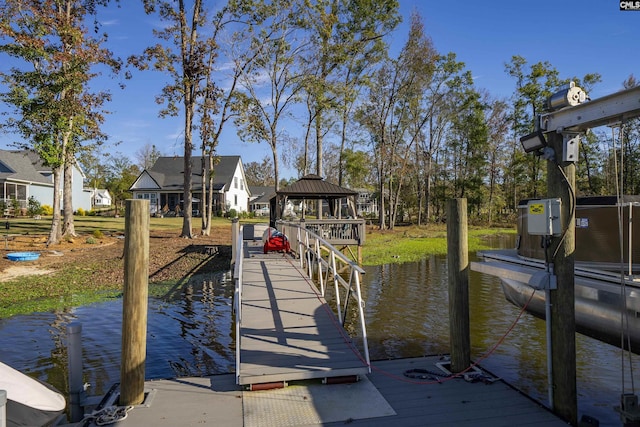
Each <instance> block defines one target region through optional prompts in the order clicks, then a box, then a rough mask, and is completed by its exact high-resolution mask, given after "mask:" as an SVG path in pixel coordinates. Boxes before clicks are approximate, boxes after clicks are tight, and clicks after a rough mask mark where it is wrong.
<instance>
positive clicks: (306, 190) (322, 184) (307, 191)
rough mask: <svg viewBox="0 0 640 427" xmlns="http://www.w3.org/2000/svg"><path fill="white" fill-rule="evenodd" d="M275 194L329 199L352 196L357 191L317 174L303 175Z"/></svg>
mask: <svg viewBox="0 0 640 427" xmlns="http://www.w3.org/2000/svg"><path fill="white" fill-rule="evenodd" d="M277 194H278V195H283V196H287V197H289V198H290V199H327V198H329V199H330V198H340V197H347V196H354V195H357V194H358V193H357V192H356V191H353V190H349V189H348V188H343V187H340V186H339V185H335V184H331V183H330V182H327V181H325V180H323V179H322V178H321V177H319V176H318V175H305V176H303V177H302V178H300V179H299V180H297V181H296V182H294V183H293V184H291V185H289V186H286V187H284V188H281V189H280V190H278V192H277Z"/></svg>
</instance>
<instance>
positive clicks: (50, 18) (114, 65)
mask: <svg viewBox="0 0 640 427" xmlns="http://www.w3.org/2000/svg"><path fill="white" fill-rule="evenodd" d="M108 3H109V1H108V0H6V1H4V2H2V3H0V37H1V38H2V44H1V45H0V52H2V53H3V54H6V55H9V56H11V57H13V58H17V59H18V60H20V61H19V62H18V64H19V65H16V66H15V67H13V68H11V70H10V71H9V72H8V73H3V74H2V80H3V82H4V83H5V84H6V85H7V87H8V88H9V90H8V92H5V93H3V94H2V99H3V101H5V102H7V103H8V104H10V105H12V106H13V107H14V115H13V116H12V117H11V118H10V119H9V120H7V121H6V122H5V123H4V124H3V127H4V128H5V129H10V130H13V131H15V132H17V133H18V134H20V135H21V136H22V137H23V138H24V140H26V141H27V142H22V143H17V145H18V146H21V147H22V148H27V149H30V150H34V151H35V152H37V153H38V155H39V156H40V158H41V159H42V161H43V163H44V164H45V165H46V166H49V167H51V168H52V171H53V184H54V189H55V190H54V197H53V205H54V206H53V220H52V224H51V230H50V233H49V238H48V244H55V243H58V242H59V240H60V239H61V237H62V236H63V235H74V234H75V229H74V224H73V200H72V192H71V185H70V183H71V172H72V170H73V166H74V165H75V162H76V155H77V153H78V151H79V149H80V146H81V144H82V143H83V142H85V141H101V140H104V138H105V135H104V134H103V133H102V132H101V131H100V125H101V123H102V122H103V120H104V114H105V111H104V110H103V105H104V104H105V102H106V101H108V100H109V99H110V95H109V93H108V92H92V91H91V90H90V89H89V83H90V81H91V80H92V79H93V78H94V77H96V76H97V75H98V74H99V73H98V72H97V71H95V66H97V65H106V66H107V67H108V68H109V69H110V70H111V71H113V72H118V71H119V69H120V61H119V60H118V59H116V58H114V57H113V55H112V53H111V52H110V51H108V50H107V49H105V48H103V47H102V44H103V42H104V41H105V40H106V35H105V34H98V35H96V36H91V35H90V31H89V29H88V28H87V23H88V21H89V22H90V21H91V19H90V18H91V17H92V16H95V15H96V12H97V9H98V8H99V7H101V6H106V5H107V4H108ZM93 24H94V28H95V29H96V32H97V31H98V29H99V23H98V22H97V21H96V20H95V19H94V20H93ZM63 173H64V182H65V184H64V219H63V227H62V228H61V224H60V220H61V218H60V205H61V203H60V196H59V192H58V189H60V186H61V179H62V178H63Z"/></svg>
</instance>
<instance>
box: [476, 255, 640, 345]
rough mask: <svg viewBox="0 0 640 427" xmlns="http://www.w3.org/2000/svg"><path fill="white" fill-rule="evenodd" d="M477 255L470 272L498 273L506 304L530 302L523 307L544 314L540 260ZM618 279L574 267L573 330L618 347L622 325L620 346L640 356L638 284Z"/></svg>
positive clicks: (625, 277) (639, 299)
mask: <svg viewBox="0 0 640 427" xmlns="http://www.w3.org/2000/svg"><path fill="white" fill-rule="evenodd" d="M478 256H479V258H481V259H482V260H483V261H482V262H473V263H471V264H472V265H471V269H472V270H475V271H479V272H482V273H487V274H490V275H493V276H497V277H499V278H500V281H501V284H502V290H503V291H504V294H505V297H506V299H507V300H508V301H509V302H511V303H512V304H514V305H516V306H518V307H524V305H525V304H527V302H529V304H528V305H527V311H528V312H529V313H531V314H533V315H535V316H536V317H539V318H541V319H544V318H545V291H544V290H542V289H534V288H535V287H537V286H538V285H539V284H540V283H541V280H542V279H541V278H543V277H544V275H545V271H546V269H545V266H544V263H543V262H542V261H535V260H524V259H522V258H521V257H519V256H518V255H517V253H516V251H515V250H499V251H484V252H479V253H478ZM622 280H623V281H624V288H623V287H622V286H621V285H622V283H623V282H621V276H620V274H618V273H615V272H610V271H604V270H597V269H590V268H587V267H579V266H576V268H575V280H574V292H575V317H576V331H577V332H579V333H581V334H584V335H587V336H590V337H592V338H595V339H597V340H600V341H603V342H606V343H609V344H611V345H615V346H616V347H620V346H621V345H622V338H621V337H622V332H623V328H622V325H623V324H625V325H626V326H625V328H624V337H625V339H624V347H625V348H630V349H631V351H632V352H634V353H637V354H640V283H638V282H636V281H634V280H633V278H629V277H628V276H622ZM558 286H561V284H558ZM622 289H624V294H622V292H621V291H622ZM532 293H533V296H532Z"/></svg>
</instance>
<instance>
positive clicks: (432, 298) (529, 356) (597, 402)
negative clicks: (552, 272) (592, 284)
mask: <svg viewBox="0 0 640 427" xmlns="http://www.w3.org/2000/svg"><path fill="white" fill-rule="evenodd" d="M500 245H502V247H511V246H512V243H511V242H510V241H504V242H501V243H500ZM510 245H511V246H510ZM498 247H499V246H498ZM471 258H472V259H474V257H473V256H472V257H471ZM447 280H448V279H447V268H446V257H439V256H433V257H430V258H429V259H426V260H423V261H421V262H419V263H411V264H402V265H386V266H377V267H367V268H366V274H365V277H364V278H363V287H364V290H363V294H364V298H365V303H366V319H367V333H368V335H369V337H370V339H369V347H370V352H371V357H372V359H374V360H375V359H386V358H396V357H416V356H422V355H425V354H440V353H444V352H448V349H449V347H450V346H449V324H448V295H447V289H448V283H447ZM469 286H470V289H469V299H470V322H471V325H470V332H471V346H472V357H473V358H474V359H480V358H483V357H485V356H486V359H484V360H483V361H482V366H483V367H484V368H486V369H488V370H490V371H491V372H493V373H494V374H495V375H496V376H499V377H502V378H504V379H505V380H506V381H507V382H509V383H511V384H513V385H514V386H516V387H517V388H519V389H521V390H522V391H524V392H525V393H527V394H528V395H530V396H532V397H533V398H535V399H537V400H538V401H540V402H541V403H543V404H547V403H548V394H547V390H548V387H547V355H546V351H547V350H546V335H545V323H544V321H542V320H540V319H538V318H536V317H534V316H532V315H529V314H527V313H523V314H522V315H521V317H520V318H519V320H517V319H518V316H519V315H520V314H521V313H520V311H521V310H520V309H519V308H518V307H515V306H513V305H511V304H510V303H508V302H507V301H506V299H505V297H504V294H503V292H502V288H501V285H500V280H499V279H497V278H495V277H492V276H488V275H482V274H480V273H477V272H470V281H469ZM351 316H352V319H353V321H350V322H349V324H350V326H349V328H351V329H352V330H351V333H352V334H355V335H357V334H358V330H357V327H356V325H357V323H356V322H355V320H356V319H355V316H356V313H355V312H353V313H351ZM516 320H517V323H515V322H516ZM514 323H515V324H514ZM512 327H513V329H512V330H511V332H510V333H509V330H510V328H512ZM505 335H506V337H505ZM501 340H504V341H502V343H501V344H500V345H498V346H497V347H496V345H497V344H498V343H499V342H500V341H501ZM494 347H495V348H494ZM576 347H577V361H576V364H577V388H578V407H579V414H581V415H582V414H587V415H590V416H592V417H595V418H598V419H599V420H600V425H601V426H607V425H610V426H619V425H620V424H621V423H620V419H619V416H618V414H617V413H616V412H615V411H614V410H613V407H614V406H616V405H618V404H619V401H620V394H621V393H622V392H623V389H622V378H623V373H622V367H621V357H622V355H621V353H620V350H618V349H617V348H615V347H613V346H610V345H608V344H604V343H601V342H599V341H596V340H594V339H591V338H588V337H585V336H582V335H579V334H578V335H576ZM625 357H627V359H626V364H627V366H626V367H625V370H626V372H625V376H624V378H625V380H624V381H625V385H626V386H627V389H626V390H625V391H626V392H630V389H629V385H630V384H631V377H630V375H629V366H631V367H632V368H633V371H634V372H636V373H638V372H640V358H639V357H638V356H635V355H634V356H632V360H631V361H630V362H629V360H628V355H627V354H626V353H625ZM636 376H637V375H636Z"/></svg>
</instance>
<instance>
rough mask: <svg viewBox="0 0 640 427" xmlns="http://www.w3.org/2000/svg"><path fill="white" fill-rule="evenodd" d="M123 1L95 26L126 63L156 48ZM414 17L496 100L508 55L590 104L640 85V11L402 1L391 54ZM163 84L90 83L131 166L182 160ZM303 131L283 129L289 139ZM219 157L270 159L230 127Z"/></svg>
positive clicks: (6, 138)
mask: <svg viewBox="0 0 640 427" xmlns="http://www.w3.org/2000/svg"><path fill="white" fill-rule="evenodd" d="M121 3H122V7H120V8H117V7H115V6H110V7H109V8H108V9H107V10H103V11H101V13H100V14H99V19H100V20H101V21H102V22H103V25H104V27H103V29H104V30H105V31H106V32H107V33H108V34H109V47H110V48H111V49H112V50H113V51H114V53H116V55H118V56H120V57H122V58H123V59H126V57H128V56H129V55H131V54H137V53H140V52H142V50H143V49H144V48H145V47H146V46H148V45H150V44H152V43H153V42H154V40H153V37H152V33H151V32H152V29H153V28H157V27H158V26H160V25H161V23H160V21H159V19H158V18H157V17H155V16H147V15H145V14H144V12H143V9H142V4H141V2H140V1H135V0H121ZM211 4H215V3H214V2H211ZM413 10H415V11H417V12H418V13H419V14H420V15H421V16H422V18H423V21H424V27H425V32H426V34H428V35H429V36H430V37H431V38H432V40H433V42H434V44H435V46H436V49H437V50H438V51H439V52H440V53H443V54H444V53H448V52H454V53H456V55H457V58H458V60H459V61H462V62H464V63H465V64H466V68H467V69H468V70H471V72H472V74H473V76H474V79H475V83H476V85H477V87H479V88H483V89H485V90H487V91H488V92H489V93H491V94H492V95H493V96H495V97H503V98H508V97H510V96H511V94H512V92H513V89H514V81H513V79H511V78H510V77H509V76H508V75H507V74H506V73H505V71H504V67H505V63H507V62H510V60H511V57H512V56H513V55H520V56H523V57H524V58H525V59H526V60H527V62H528V63H529V64H533V63H536V62H539V61H549V62H550V63H551V64H552V65H553V66H554V67H555V68H556V69H557V70H558V71H559V72H560V77H561V78H568V77H572V76H578V77H582V76H584V75H585V74H587V73H593V72H597V73H600V74H601V75H602V82H601V83H600V84H598V85H597V87H596V88H595V89H594V91H593V92H592V93H590V94H589V95H590V96H591V98H592V99H593V98H597V97H600V96H603V95H606V94H609V93H611V92H615V91H617V90H620V89H621V87H622V82H623V81H624V80H625V79H626V78H627V77H628V76H629V75H630V74H634V75H635V76H636V77H638V78H640V54H639V52H638V50H639V43H640V11H637V12H636V11H620V9H619V1H616V0H581V1H566V0H539V1H536V2H529V1H521V0H512V1H506V0H493V1H490V2H489V1H477V0H476V1H471V0H457V1H444V0H440V1H433V0H423V1H406V0H400V12H401V14H402V15H403V17H404V22H403V24H402V25H400V26H399V28H398V29H397V30H396V31H395V33H394V34H393V35H392V37H391V38H390V40H391V44H392V52H394V53H397V51H398V50H399V49H400V48H401V47H402V45H403V44H404V43H405V41H406V39H407V33H408V23H409V21H410V19H409V18H410V14H411V12H412V11H413ZM2 64H5V65H4V66H3V65H2ZM6 66H7V62H6V61H0V67H2V68H3V69H4V67H6ZM167 79H168V78H167V76H165V75H163V74H161V73H158V72H153V71H146V72H138V71H134V72H133V79H132V80H130V81H127V82H125V84H126V88H125V89H124V90H120V89H119V88H118V87H117V83H118V80H119V79H117V78H116V79H108V78H102V79H100V81H99V82H98V83H97V84H96V85H97V86H98V87H100V88H102V89H109V90H110V91H111V92H112V95H113V101H112V102H111V103H109V104H108V105H107V109H109V110H110V111H112V114H110V115H109V116H108V117H107V121H106V123H105V125H104V127H103V129H104V131H105V132H106V133H107V134H108V135H109V141H110V143H109V146H108V147H107V148H106V149H105V151H107V152H111V153H114V152H118V153H121V154H124V155H126V156H129V157H130V158H131V159H132V160H134V161H135V153H136V151H138V150H139V149H140V148H141V147H142V146H144V145H145V144H155V145H156V146H157V147H158V148H159V149H160V150H161V151H162V153H163V154H165V155H178V156H180V155H182V152H183V151H182V129H183V122H182V117H178V118H167V119H160V118H158V111H159V107H158V105H157V104H156V103H155V101H154V99H155V96H156V95H157V94H158V93H160V90H161V88H162V87H163V86H164V84H165V83H166V82H167ZM0 109H1V107H0ZM293 127H295V126H293ZM298 128H300V127H299V126H298ZM302 132H303V130H302V129H291V130H289V133H290V134H291V135H293V136H301V135H302ZM15 138H16V137H15V136H13V135H1V134H0V148H11V145H10V144H11V142H12V141H14V140H15ZM118 141H120V143H119V144H117V145H116V142H118ZM218 153H219V154H221V155H238V154H239V155H241V156H242V158H243V161H244V162H245V163H247V162H251V161H260V160H261V159H262V158H264V157H265V156H271V151H270V149H269V147H268V145H267V144H264V143H262V144H255V143H244V142H242V141H240V139H239V138H238V137H237V136H236V135H235V131H234V130H233V129H231V128H229V129H228V131H227V132H226V134H225V136H224V138H223V141H221V143H220V145H219V147H218ZM194 154H199V152H198V153H194ZM282 175H283V176H284V177H289V176H292V175H293V172H292V171H289V170H285V171H284V173H283V174H282Z"/></svg>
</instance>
